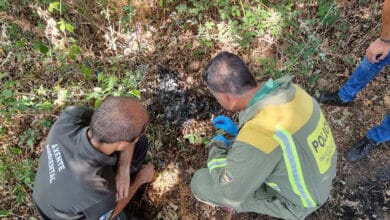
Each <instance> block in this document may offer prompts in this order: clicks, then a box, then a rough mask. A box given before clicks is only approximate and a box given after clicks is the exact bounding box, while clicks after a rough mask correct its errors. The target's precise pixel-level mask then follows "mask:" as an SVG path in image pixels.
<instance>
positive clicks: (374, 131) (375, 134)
mask: <svg viewBox="0 0 390 220" xmlns="http://www.w3.org/2000/svg"><path fill="white" fill-rule="evenodd" d="M367 138H368V139H371V140H373V141H375V143H382V142H385V141H390V113H389V114H387V116H386V117H385V119H384V120H383V121H382V123H381V124H380V125H379V126H375V127H373V128H371V129H370V130H369V131H368V133H367Z"/></svg>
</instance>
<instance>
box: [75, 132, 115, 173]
mask: <svg viewBox="0 0 390 220" xmlns="http://www.w3.org/2000/svg"><path fill="white" fill-rule="evenodd" d="M87 132H88V127H85V128H83V129H82V130H81V132H80V135H81V141H82V144H81V146H80V150H79V153H80V156H81V157H82V158H83V159H85V160H87V161H88V162H89V163H91V164H92V165H95V166H114V165H115V164H116V162H117V156H116V154H115V153H114V154H112V155H106V154H104V153H103V152H101V151H99V150H98V149H96V148H95V147H93V146H92V144H91V143H90V142H89V140H88V136H87Z"/></svg>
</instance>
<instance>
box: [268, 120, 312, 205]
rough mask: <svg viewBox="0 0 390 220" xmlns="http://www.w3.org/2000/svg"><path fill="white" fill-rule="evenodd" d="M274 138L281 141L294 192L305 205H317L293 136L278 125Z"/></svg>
mask: <svg viewBox="0 0 390 220" xmlns="http://www.w3.org/2000/svg"><path fill="white" fill-rule="evenodd" d="M273 138H274V139H275V140H277V141H278V142H279V144H280V146H281V147H282V149H283V159H284V162H285V164H286V168H287V174H288V180H289V182H290V185H291V187H292V189H293V191H294V193H295V194H297V195H298V196H299V197H300V198H301V201H302V204H303V206H304V207H306V208H310V207H315V206H316V203H315V202H314V200H313V198H312V197H311V195H310V192H309V190H308V189H307V186H306V183H305V179H304V178H303V174H302V167H301V163H300V161H299V157H298V152H297V149H296V146H295V143H294V141H293V139H292V136H291V135H290V134H289V132H288V131H287V130H286V129H284V128H282V127H277V129H276V131H275V134H274V136H273Z"/></svg>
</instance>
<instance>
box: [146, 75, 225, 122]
mask: <svg viewBox="0 0 390 220" xmlns="http://www.w3.org/2000/svg"><path fill="white" fill-rule="evenodd" d="M183 84H184V82H182V80H181V79H180V77H179V75H178V73H177V72H173V71H169V70H161V71H160V72H159V76H158V78H157V79H155V81H154V82H148V83H147V89H148V90H150V91H153V97H151V98H150V99H149V100H148V101H147V102H148V103H147V104H148V110H149V112H150V113H151V114H152V117H153V118H154V119H155V120H157V121H159V122H160V123H163V124H165V125H173V126H180V125H181V124H182V123H183V122H185V121H187V120H188V119H195V120H204V119H208V118H211V115H213V114H220V113H221V112H222V111H223V110H222V108H221V107H220V106H219V104H218V103H217V101H216V100H215V99H214V98H213V97H211V95H210V94H208V91H207V89H206V88H190V89H184V88H183V86H182V85H183ZM204 91H207V92H204Z"/></svg>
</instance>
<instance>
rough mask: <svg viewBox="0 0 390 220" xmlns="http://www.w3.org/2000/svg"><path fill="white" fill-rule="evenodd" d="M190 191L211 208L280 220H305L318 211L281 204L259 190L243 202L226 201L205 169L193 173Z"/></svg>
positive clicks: (272, 196)
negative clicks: (251, 213)
mask: <svg viewBox="0 0 390 220" xmlns="http://www.w3.org/2000/svg"><path fill="white" fill-rule="evenodd" d="M242 187H245V186H242ZM191 191H192V193H193V194H194V196H195V198H196V199H198V200H199V201H201V202H203V203H206V204H209V205H212V206H220V207H229V208H233V209H234V210H235V211H237V212H256V213H260V214H264V215H269V216H273V217H277V218H282V219H305V217H306V216H308V215H309V214H311V213H312V212H314V211H315V210H316V209H318V207H315V208H303V207H296V206H294V205H292V204H286V203H283V202H282V201H280V200H279V199H277V198H276V197H275V196H274V195H271V194H270V193H267V192H266V191H265V190H264V189H261V188H260V189H259V190H257V191H256V192H255V193H254V195H253V196H252V197H251V198H247V199H246V200H245V201H232V200H229V199H226V198H225V197H224V195H223V194H222V192H221V191H219V190H218V189H216V188H215V187H214V186H213V183H212V181H211V176H210V173H209V171H208V169H206V168H205V169H200V170H198V171H196V172H195V174H194V176H193V178H192V180H191Z"/></svg>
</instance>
